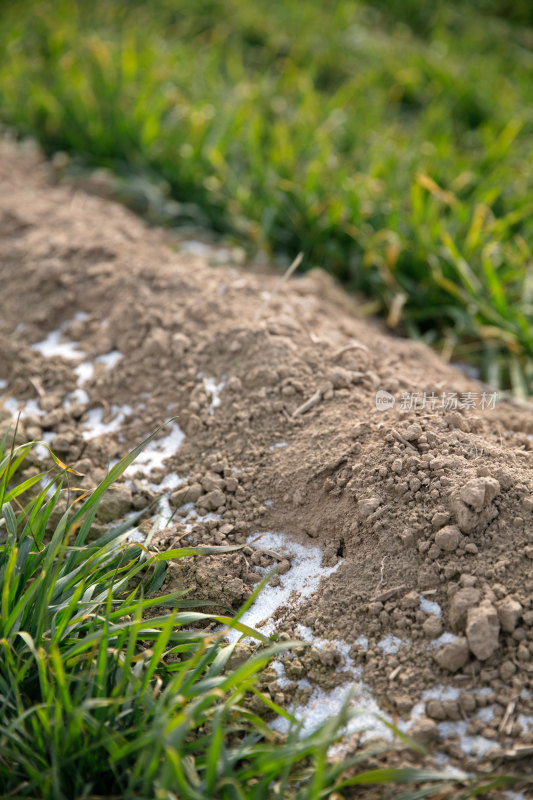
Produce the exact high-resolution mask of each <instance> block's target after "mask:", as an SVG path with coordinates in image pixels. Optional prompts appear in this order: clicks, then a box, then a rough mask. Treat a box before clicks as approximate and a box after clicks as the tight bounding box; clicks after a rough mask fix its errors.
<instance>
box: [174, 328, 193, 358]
mask: <svg viewBox="0 0 533 800" xmlns="http://www.w3.org/2000/svg"><path fill="white" fill-rule="evenodd" d="M190 346H191V340H190V339H189V337H188V336H186V335H185V334H184V333H175V334H174V336H173V337H172V340H171V349H172V355H173V356H174V358H181V357H182V356H183V354H184V353H185V352H186V351H187V350H188V349H189V347H190Z"/></svg>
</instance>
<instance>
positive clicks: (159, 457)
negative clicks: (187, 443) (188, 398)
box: [124, 422, 185, 475]
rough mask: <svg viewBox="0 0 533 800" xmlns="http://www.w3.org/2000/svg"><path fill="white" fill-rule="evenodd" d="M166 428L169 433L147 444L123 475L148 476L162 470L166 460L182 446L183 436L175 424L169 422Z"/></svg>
mask: <svg viewBox="0 0 533 800" xmlns="http://www.w3.org/2000/svg"><path fill="white" fill-rule="evenodd" d="M166 427H167V428H169V429H170V433H168V434H167V435H166V436H163V438H162V439H154V440H152V441H151V442H150V443H149V444H147V445H146V447H145V448H144V450H143V451H142V452H141V453H139V455H138V456H137V458H136V459H135V461H134V462H133V464H131V465H130V466H129V467H128V469H127V470H126V472H125V473H124V474H125V475H135V473H136V472H142V473H144V474H145V475H149V474H150V473H151V472H152V470H154V469H159V468H162V467H163V465H164V462H165V461H166V459H167V458H170V456H173V455H175V454H176V452H177V451H178V450H179V448H180V447H181V445H182V444H183V440H184V439H185V434H184V433H183V431H182V430H181V428H180V426H179V425H178V424H177V422H169V423H168V424H167V426H166Z"/></svg>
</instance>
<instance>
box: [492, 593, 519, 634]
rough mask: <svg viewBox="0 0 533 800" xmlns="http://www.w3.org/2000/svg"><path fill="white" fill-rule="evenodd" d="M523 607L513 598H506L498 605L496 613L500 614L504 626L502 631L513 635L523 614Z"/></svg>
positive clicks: (499, 617) (501, 623)
mask: <svg viewBox="0 0 533 800" xmlns="http://www.w3.org/2000/svg"><path fill="white" fill-rule="evenodd" d="M522 610H523V609H522V605H521V604H520V603H519V602H518V600H513V598H512V597H504V599H503V600H500V602H499V603H497V604H496V611H497V612H498V619H499V620H500V625H501V626H502V631H504V632H505V633H512V632H513V631H514V629H515V628H516V626H517V623H518V620H519V619H520V616H521V614H522Z"/></svg>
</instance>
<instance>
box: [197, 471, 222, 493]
mask: <svg viewBox="0 0 533 800" xmlns="http://www.w3.org/2000/svg"><path fill="white" fill-rule="evenodd" d="M201 483H202V487H203V490H204V492H212V491H213V490H214V489H220V490H222V489H224V487H225V481H224V479H223V478H221V477H220V475H217V474H216V473H215V472H208V473H207V475H205V476H204V477H203V478H202V481H201Z"/></svg>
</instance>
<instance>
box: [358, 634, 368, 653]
mask: <svg viewBox="0 0 533 800" xmlns="http://www.w3.org/2000/svg"><path fill="white" fill-rule="evenodd" d="M355 641H356V642H357V644H358V645H359V647H362V648H363V650H368V637H367V636H358V637H357V639H356V640H355Z"/></svg>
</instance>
